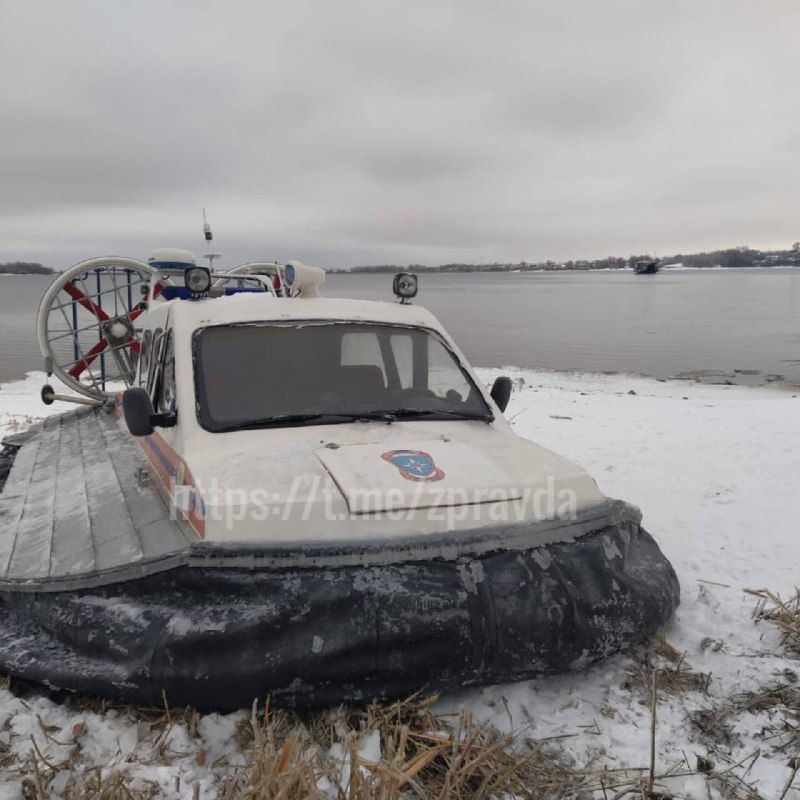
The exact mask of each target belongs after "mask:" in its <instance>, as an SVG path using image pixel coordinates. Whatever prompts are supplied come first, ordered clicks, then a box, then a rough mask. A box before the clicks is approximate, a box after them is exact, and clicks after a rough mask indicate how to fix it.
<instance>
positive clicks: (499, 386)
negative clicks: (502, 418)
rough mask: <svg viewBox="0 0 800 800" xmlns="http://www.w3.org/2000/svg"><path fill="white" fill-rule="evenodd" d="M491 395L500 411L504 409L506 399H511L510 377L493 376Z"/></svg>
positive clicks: (506, 403)
mask: <svg viewBox="0 0 800 800" xmlns="http://www.w3.org/2000/svg"><path fill="white" fill-rule="evenodd" d="M491 395H492V400H494V402H495V403H497V407H498V408H499V409H500V410H501V411H505V410H506V407H507V406H508V401H509V400H510V399H511V378H507V377H506V376H505V375H502V376H501V377H499V378H495V381H494V383H493V384H492V391H491Z"/></svg>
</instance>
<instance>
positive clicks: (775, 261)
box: [331, 242, 800, 272]
mask: <svg viewBox="0 0 800 800" xmlns="http://www.w3.org/2000/svg"><path fill="white" fill-rule="evenodd" d="M652 258H653V257H652V256H651V255H646V254H641V255H633V256H628V257H627V258H621V257H618V256H608V257H607V258H597V259H595V260H594V261H589V260H586V259H580V260H577V261H560V262H559V261H540V262H529V261H520V262H519V263H516V264H512V263H508V264H506V263H495V264H458V263H456V264H440V265H439V266H438V267H436V266H435V267H430V266H427V265H425V264H410V265H409V266H406V267H398V266H397V265H395V264H378V265H370V266H359V267H352V269H350V270H331V271H332V272H398V271H400V270H409V271H411V272H512V271H517V270H519V271H522V272H534V271H547V270H590V269H628V268H632V267H633V265H634V264H635V263H636V262H637V261H644V260H649V259H652ZM655 260H657V261H658V262H659V264H661V265H662V266H664V265H667V264H682V265H683V266H684V267H696V268H698V269H710V268H712V267H781V266H793V267H800V242H798V243H796V244H795V245H793V247H792V248H791V249H790V250H751V249H750V248H749V247H734V248H731V249H728V250H714V251H712V252H710V253H690V254H685V253H677V254H675V255H672V256H663V257H661V258H658V259H655Z"/></svg>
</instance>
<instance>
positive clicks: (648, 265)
mask: <svg viewBox="0 0 800 800" xmlns="http://www.w3.org/2000/svg"><path fill="white" fill-rule="evenodd" d="M660 269H661V265H660V264H659V263H658V261H656V260H655V259H654V258H645V259H643V260H642V261H637V262H636V263H635V264H634V265H633V271H634V272H635V273H636V274H637V275H655V274H656V272H658V271H659V270H660Z"/></svg>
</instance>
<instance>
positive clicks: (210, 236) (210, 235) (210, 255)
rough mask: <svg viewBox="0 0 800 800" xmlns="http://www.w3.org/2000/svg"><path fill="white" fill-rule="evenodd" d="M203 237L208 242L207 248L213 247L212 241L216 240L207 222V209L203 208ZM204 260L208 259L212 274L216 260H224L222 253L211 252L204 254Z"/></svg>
mask: <svg viewBox="0 0 800 800" xmlns="http://www.w3.org/2000/svg"><path fill="white" fill-rule="evenodd" d="M203 237H204V238H205V240H206V247H208V248H210V247H211V241H212V240H213V239H214V234H213V233H211V226H210V225H209V224H208V222H207V220H206V209H205V207H203ZM203 258H207V259H208V268H209V269H210V270H211V272H213V271H214V259H215V258H222V253H212V252H211V251H210V250H209V251H208V252H207V253H204V254H203Z"/></svg>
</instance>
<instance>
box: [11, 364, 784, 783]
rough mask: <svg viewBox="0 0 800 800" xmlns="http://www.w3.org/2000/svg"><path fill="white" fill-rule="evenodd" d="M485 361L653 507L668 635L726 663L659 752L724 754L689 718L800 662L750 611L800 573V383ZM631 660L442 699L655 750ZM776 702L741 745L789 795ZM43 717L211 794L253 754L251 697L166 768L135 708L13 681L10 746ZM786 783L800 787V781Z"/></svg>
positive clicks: (35, 729) (578, 457)
mask: <svg viewBox="0 0 800 800" xmlns="http://www.w3.org/2000/svg"><path fill="white" fill-rule="evenodd" d="M480 374H481V377H482V378H483V379H484V380H486V381H487V382H491V381H492V380H493V379H494V377H496V376H497V375H499V374H508V375H510V376H511V377H512V378H513V379H514V381H515V386H516V388H515V391H514V393H513V396H512V400H511V404H510V406H509V408H508V410H507V412H506V415H507V417H508V418H510V419H511V420H512V425H513V427H514V429H515V430H516V431H517V433H519V434H520V435H522V436H525V437H528V438H531V439H534V440H535V441H537V442H539V443H540V444H543V445H545V446H547V447H550V448H552V449H554V450H556V451H557V452H559V453H561V454H563V455H565V456H567V457H569V458H571V459H573V460H575V461H577V462H579V463H580V464H582V465H583V466H584V467H586V468H587V469H588V470H589V471H590V472H591V473H592V474H593V475H594V476H595V478H596V479H597V481H598V484H599V486H600V488H601V489H602V490H603V491H604V492H605V493H606V494H608V495H610V496H613V497H619V498H622V499H625V500H628V501H631V502H633V503H635V504H637V505H639V506H640V507H641V509H642V511H643V515H644V524H645V527H646V528H647V529H648V530H649V531H650V532H651V533H652V534H653V536H654V537H655V539H656V541H658V542H659V544H660V545H661V547H662V549H663V550H664V552H665V554H666V555H667V556H668V557H669V559H670V560H671V561H672V563H673V565H674V566H675V569H676V571H677V573H678V577H679V579H680V581H681V586H682V603H681V606H680V608H679V609H678V612H677V614H676V616H675V619H674V621H673V622H672V623H671V624H670V626H669V627H668V629H667V630H666V632H665V636H666V639H667V640H668V641H669V643H670V644H672V645H673V646H674V647H675V648H677V649H678V650H680V651H682V652H683V653H685V655H686V661H687V663H688V664H690V665H691V667H692V668H693V669H694V670H696V671H700V672H707V673H711V676H712V681H711V686H710V691H709V695H708V696H705V695H703V694H702V693H700V692H689V693H687V694H684V695H682V696H677V697H667V698H665V699H664V700H663V701H662V702H660V703H659V706H658V729H657V745H658V747H657V766H658V769H659V771H664V770H666V769H667V768H669V767H671V766H673V765H674V764H676V763H680V762H684V761H685V762H686V763H688V765H689V766H690V767H691V768H692V769H693V768H694V767H695V759H696V756H697V755H702V756H704V757H706V756H709V755H710V756H711V757H712V760H717V756H716V755H715V754H714V753H713V752H712V753H709V750H708V749H707V747H706V745H705V744H703V743H702V742H700V741H699V739H698V736H697V734H696V733H693V732H692V728H691V726H690V720H689V715H690V714H691V713H692V712H693V711H697V710H699V709H705V708H709V707H710V706H711V705H712V704H714V703H718V702H722V701H723V700H724V699H725V698H730V697H731V696H732V695H734V694H735V693H737V692H742V691H751V690H752V691H755V690H759V689H761V688H763V687H765V686H768V685H771V684H773V683H775V682H777V681H779V680H791V675H792V672H794V673H795V674H796V672H797V671H798V662H797V661H792V660H790V659H788V658H784V657H781V656H780V655H778V653H780V648H779V647H778V644H777V634H776V632H775V630H774V629H773V628H772V627H771V626H768V625H766V624H764V623H762V624H760V625H755V624H754V623H753V621H752V619H751V618H750V615H751V611H752V608H753V606H754V599H753V598H752V597H751V596H749V595H747V594H745V593H744V592H743V590H744V589H745V588H751V589H757V588H762V587H766V588H769V589H771V590H773V591H776V592H781V593H783V594H789V593H790V592H792V591H793V590H794V588H795V587H796V586H797V585H798V584H799V583H800V574H798V566H799V565H800V536H798V533H799V532H800V524H799V523H800V493H799V492H798V478H800V448H798V442H800V397H798V395H797V394H792V392H791V391H788V390H786V389H771V388H761V389H754V388H747V387H738V386H708V385H701V384H695V383H689V382H682V381H668V382H661V381H656V380H652V379H649V378H643V377H634V376H621V375H613V376H609V375H581V374H567V373H551V372H536V371H531V370H519V369H515V368H509V369H505V370H488V369H487V370H480ZM43 383H44V376H43V375H41V374H31V375H29V376H28V378H27V379H26V380H24V381H18V382H14V383H8V384H5V385H3V386H2V388H0V430H13V429H14V428H15V427H18V426H19V424H23V425H26V424H27V423H29V422H30V421H32V420H33V419H34V418H37V417H40V416H44V415H45V414H46V413H48V412H49V413H53V412H56V411H61V410H64V409H66V408H68V406H66V405H64V404H60V403H59V404H54V405H53V406H50V407H49V408H47V407H45V406H43V405H42V404H41V403H40V402H39V400H38V391H39V389H40V387H41V385H42V384H43ZM59 390H60V387H56V391H59ZM633 663H634V662H633V660H632V658H631V657H630V656H629V655H618V656H615V657H612V658H610V659H608V660H606V661H604V662H602V663H600V664H597V665H595V666H593V667H591V668H589V669H587V670H585V671H583V672H579V673H573V674H569V675H565V676H559V677H555V678H548V679H543V680H536V681H528V682H524V683H518V684H508V685H500V686H493V687H487V688H483V689H472V690H468V691H464V692H462V693H460V694H458V695H451V696H448V697H445V698H443V699H442V700H441V701H440V703H439V706H440V708H441V709H442V710H443V711H449V710H457V709H460V708H465V707H466V708H470V709H472V710H473V712H474V713H475V715H476V716H477V717H479V718H483V719H490V720H492V722H493V723H494V724H495V725H496V726H497V727H499V728H501V729H503V730H521V729H529V730H530V731H531V732H532V735H533V736H535V737H536V738H542V739H545V738H550V737H563V738H560V739H558V741H559V742H560V744H561V745H562V746H563V747H564V748H565V749H566V750H567V751H568V752H569V753H570V754H572V755H573V756H574V757H575V759H576V761H577V762H578V763H580V764H586V763H588V762H589V761H591V760H592V759H598V760H599V762H600V763H606V764H607V765H608V766H610V767H614V766H622V765H626V766H629V767H631V766H641V767H646V766H647V764H648V759H649V737H650V731H649V728H650V711H649V708H648V707H647V706H646V705H645V704H644V703H643V702H642V700H641V698H640V696H639V695H637V694H636V693H635V692H632V691H631V690H630V689H627V688H624V687H623V683H624V681H625V678H626V674H627V672H628V670H629V669H630V668H631V667H632V665H633ZM787 670H789V672H787ZM787 676H788V677H787ZM775 713H776V712H774V711H761V712H759V713H750V712H748V713H746V714H743V715H740V716H738V717H737V718H736V720H735V726H734V731H733V732H734V733H735V734H736V738H737V741H736V742H735V743H734V744H733V746H732V751H731V752H732V756H733V758H734V759H735V760H739V759H740V758H745V757H746V756H750V755H752V754H757V753H760V757H758V758H755V759H754V763H753V764H752V766H751V768H750V770H749V773H748V775H747V780H748V781H750V782H751V783H753V784H755V785H756V786H757V787H758V790H759V792H760V793H761V794H762V795H763V796H764V797H775V798H777V797H780V796H781V792H782V791H783V788H784V785H785V783H786V781H787V778H788V777H789V774H790V769H789V767H788V766H787V760H788V755H787V754H786V753H776V752H774V750H773V748H772V746H771V745H770V742H769V741H768V740H767V739H766V734H765V733H764V730H765V728H766V727H767V726H770V725H774V724H776V722H775V719H774V718H773V717H774V714H775ZM37 717H39V718H41V721H42V724H43V725H47V726H54V728H53V731H55V732H54V733H52V736H53V738H54V739H60V738H69V736H70V732H71V731H72V730H73V727H74V726H75V725H78V724H84V725H85V728H82V729H81V731H82V732H81V736H82V737H84V740H85V741H86V745H85V747H86V748H88V749H89V750H93V751H96V753H97V763H100V764H107V763H108V762H109V761H110V760H112V759H116V761H117V762H118V765H119V766H122V765H123V762H126V763H125V769H127V770H129V771H131V772H132V774H137V772H136V771H137V769H138V770H140V771H143V772H142V774H146V776H147V777H149V778H150V779H152V780H155V781H157V782H158V783H159V784H160V785H161V786H162V787H163V789H164V791H165V792H167V793H168V796H170V797H191V796H192V787H193V785H194V783H196V782H199V783H200V787H201V796H202V797H204V798H211V797H214V796H215V795H214V791H213V789H212V780H211V773H210V772H209V767H208V765H209V764H212V763H213V762H214V760H215V759H216V758H218V757H219V756H220V755H221V754H225V753H227V754H228V755H229V757H230V758H231V760H232V761H236V760H239V761H240V760H241V756H240V755H236V753H235V747H234V744H233V740H234V731H235V727H236V723H237V722H238V721H239V720H240V719H241V715H236V714H234V715H216V714H212V715H205V716H203V717H202V719H201V723H200V725H199V727H198V730H197V732H196V734H195V738H194V739H193V741H192V742H189V741H188V738H189V737H188V732H187V731H186V729H185V727H184V728H181V727H180V726H176V727H175V728H173V731H172V733H171V736H172V737H173V738H174V739H175V742H174V749H175V750H177V751H183V752H185V753H188V752H190V751H191V755H187V756H185V757H183V758H181V757H176V758H175V759H174V760H173V761H172V762H171V763H169V764H165V765H163V766H160V767H159V768H158V770H156V771H154V770H153V768H151V767H147V768H144V767H137V766H136V764H135V763H133V762H134V761H135V759H133V758H132V755H131V754H134V755H135V754H136V752H137V748H141V747H143V746H144V745H143V744H142V743H140V742H139V739H138V736H139V734H140V733H141V731H140V730H139V729H138V728H137V726H136V725H135V724H132V723H131V722H130V721H129V720H127V719H126V717H125V715H124V714H123V713H121V712H119V711H109V712H106V713H105V714H97V713H93V714H87V713H85V712H84V713H79V712H76V711H71V710H68V709H66V708H65V707H63V706H60V705H58V704H55V703H53V702H52V701H50V700H49V699H46V698H44V697H39V698H36V697H34V698H33V699H31V698H26V699H24V700H23V699H20V698H17V697H15V696H14V695H12V694H11V693H10V692H8V691H6V690H0V754H2V751H3V750H4V749H6V748H10V749H11V750H12V751H15V752H18V753H19V754H20V756H21V757H24V756H25V755H26V754H27V753H28V752H29V750H30V748H31V738H30V737H33V738H34V739H35V740H36V742H37V743H38V744H39V746H40V747H41V748H42V749H43V751H47V752H50V753H53V748H55V751H56V755H57V750H58V748H57V746H56V745H54V744H53V743H52V742H49V743H48V742H47V741H46V740H45V737H44V735H43V733H42V725H40V723H39V720H38V719H37ZM140 725H141V723H139V726H140ZM148 746H150V745H148ZM198 749H203V750H205V751H206V752H207V753H208V755H207V757H206V758H205V760H204V763H203V764H200V763H198V760H197V758H196V757H195V755H194V754H195V753H196V752H197V751H198ZM178 775H180V778H181V780H180V786H181V787H182V788H181V789H180V790H179V791H177V790H175V786H176V783H175V778H176V776H178ZM2 781H3V778H2V776H0V798H5V797H9V798H12V797H22V793H21V790H20V789H19V787H18V785H17V783H16V779H14V778H9V780H8V781H7V782H6V783H5V784H3V782H2ZM798 782H800V781H798ZM667 788H669V790H671V791H673V792H677V793H678V794H679V795H681V796H688V797H696V798H705V797H707V796H709V795H708V789H707V787H706V785H705V779H704V778H703V777H702V776H698V775H694V776H692V777H687V778H675V779H671V781H670V782H669V784H668V786H667ZM712 796H713V795H712ZM785 797H786V798H800V789H797V788H792V789H790V790H789V791H788V792H787V793H786V795H785Z"/></svg>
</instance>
